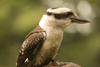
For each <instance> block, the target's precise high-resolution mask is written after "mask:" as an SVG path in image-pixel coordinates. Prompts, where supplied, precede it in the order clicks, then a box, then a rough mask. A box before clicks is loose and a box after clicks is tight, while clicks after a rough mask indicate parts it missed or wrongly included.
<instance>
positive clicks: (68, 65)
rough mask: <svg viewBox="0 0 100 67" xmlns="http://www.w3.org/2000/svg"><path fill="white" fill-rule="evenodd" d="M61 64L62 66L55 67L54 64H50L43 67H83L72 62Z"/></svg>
mask: <svg viewBox="0 0 100 67" xmlns="http://www.w3.org/2000/svg"><path fill="white" fill-rule="evenodd" d="M59 63H60V64H62V66H54V65H53V64H49V65H46V66H43V67H81V66H79V65H77V64H75V63H72V62H59Z"/></svg>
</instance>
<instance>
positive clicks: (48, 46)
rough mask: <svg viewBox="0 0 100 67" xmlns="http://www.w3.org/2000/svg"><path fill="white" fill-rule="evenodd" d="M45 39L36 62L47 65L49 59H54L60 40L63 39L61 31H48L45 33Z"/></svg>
mask: <svg viewBox="0 0 100 67" xmlns="http://www.w3.org/2000/svg"><path fill="white" fill-rule="evenodd" d="M46 33H47V35H46V39H45V41H44V43H43V46H42V48H41V49H40V51H39V53H38V55H37V60H36V61H37V62H40V61H42V62H40V64H41V63H45V62H47V63H49V62H50V59H54V57H55V55H56V54H57V52H58V50H59V48H60V45H61V42H62V38H63V32H62V31H56V30H49V31H46Z"/></svg>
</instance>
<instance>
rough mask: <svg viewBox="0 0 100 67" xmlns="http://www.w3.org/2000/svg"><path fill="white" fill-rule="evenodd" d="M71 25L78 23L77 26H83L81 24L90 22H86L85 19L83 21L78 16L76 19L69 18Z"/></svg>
mask: <svg viewBox="0 0 100 67" xmlns="http://www.w3.org/2000/svg"><path fill="white" fill-rule="evenodd" d="M70 19H71V21H72V23H74V22H75V23H79V24H83V23H89V22H90V21H88V20H86V19H83V18H81V17H79V16H76V17H70Z"/></svg>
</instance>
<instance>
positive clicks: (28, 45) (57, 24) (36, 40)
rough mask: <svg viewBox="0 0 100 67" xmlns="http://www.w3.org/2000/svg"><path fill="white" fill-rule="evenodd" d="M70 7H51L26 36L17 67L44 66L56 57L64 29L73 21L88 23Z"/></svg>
mask: <svg viewBox="0 0 100 67" xmlns="http://www.w3.org/2000/svg"><path fill="white" fill-rule="evenodd" d="M88 22H89V21H88V20H85V19H83V18H80V17H78V16H77V15H76V13H75V12H73V11H72V10H71V9H69V8H65V7H59V8H58V7H57V8H50V9H48V10H47V11H46V13H45V14H44V15H43V17H42V19H41V20H40V22H39V25H38V26H37V27H36V28H35V29H34V30H33V31H31V32H30V33H29V34H28V35H27V36H26V38H25V40H24V42H23V43H22V46H21V48H20V50H19V55H18V59H17V63H16V65H17V67H42V66H44V65H47V64H49V63H50V61H51V60H52V59H54V58H55V56H56V54H57V52H58V50H59V48H60V45H61V42H62V39H63V32H64V29H65V28H66V27H67V26H69V25H70V24H72V23H79V24H83V23H88Z"/></svg>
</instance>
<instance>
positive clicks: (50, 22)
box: [39, 15, 64, 32]
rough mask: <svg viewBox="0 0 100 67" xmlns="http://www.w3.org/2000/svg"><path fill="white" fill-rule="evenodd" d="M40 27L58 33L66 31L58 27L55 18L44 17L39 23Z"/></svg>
mask: <svg viewBox="0 0 100 67" xmlns="http://www.w3.org/2000/svg"><path fill="white" fill-rule="evenodd" d="M39 26H40V27H41V28H42V29H44V30H45V29H53V30H58V31H62V32H63V31H64V30H63V28H61V27H59V26H58V25H57V22H56V20H55V19H54V18H53V16H51V17H50V16H48V15H43V17H42V19H41V20H40V22H39Z"/></svg>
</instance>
